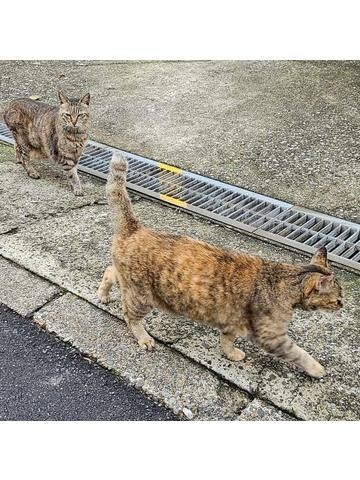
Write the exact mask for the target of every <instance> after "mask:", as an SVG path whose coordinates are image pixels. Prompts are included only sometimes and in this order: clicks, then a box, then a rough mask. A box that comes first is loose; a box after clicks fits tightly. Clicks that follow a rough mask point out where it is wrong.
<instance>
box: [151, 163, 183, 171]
mask: <svg viewBox="0 0 360 480" xmlns="http://www.w3.org/2000/svg"><path fill="white" fill-rule="evenodd" d="M156 163H157V166H158V167H159V168H161V169H162V170H168V171H169V172H172V173H182V170H181V168H178V167H173V166H172V165H168V164H167V163H161V162H156Z"/></svg>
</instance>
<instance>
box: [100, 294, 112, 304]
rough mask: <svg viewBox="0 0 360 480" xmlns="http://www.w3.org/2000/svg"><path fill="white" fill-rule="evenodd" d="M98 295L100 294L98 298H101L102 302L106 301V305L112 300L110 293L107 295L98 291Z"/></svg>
mask: <svg viewBox="0 0 360 480" xmlns="http://www.w3.org/2000/svg"><path fill="white" fill-rule="evenodd" d="M97 296H98V300H99V302H100V303H104V304H105V305H107V304H108V303H109V302H110V295H109V294H107V295H106V294H104V293H100V292H98V294H97Z"/></svg>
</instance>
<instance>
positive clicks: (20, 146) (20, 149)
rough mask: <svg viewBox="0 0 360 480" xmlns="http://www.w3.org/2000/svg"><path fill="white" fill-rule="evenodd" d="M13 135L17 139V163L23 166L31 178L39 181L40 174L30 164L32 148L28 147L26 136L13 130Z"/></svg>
mask: <svg viewBox="0 0 360 480" xmlns="http://www.w3.org/2000/svg"><path fill="white" fill-rule="evenodd" d="M11 133H12V134H13V136H14V138H15V156H16V163H21V164H22V166H23V167H24V169H25V171H26V173H27V174H28V175H29V177H31V178H35V179H39V178H40V174H39V173H38V172H37V170H35V168H34V167H33V166H32V165H31V163H30V151H31V147H30V146H29V145H28V142H27V140H26V136H25V135H24V134H22V133H21V132H19V131H17V130H11Z"/></svg>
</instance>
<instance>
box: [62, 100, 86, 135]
mask: <svg viewBox="0 0 360 480" xmlns="http://www.w3.org/2000/svg"><path fill="white" fill-rule="evenodd" d="M58 95H59V100H60V108H59V119H60V122H61V124H62V126H63V129H64V130H65V131H67V132H69V133H86V132H87V130H88V124H89V104H90V93H87V94H86V95H84V96H83V97H81V98H68V97H67V96H66V95H65V94H64V93H63V92H60V91H59V92H58Z"/></svg>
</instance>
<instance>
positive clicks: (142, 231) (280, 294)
mask: <svg viewBox="0 0 360 480" xmlns="http://www.w3.org/2000/svg"><path fill="white" fill-rule="evenodd" d="M110 170H111V171H110V174H109V178H108V182H107V187H106V191H107V196H108V200H109V204H110V209H111V214H112V217H113V223H114V230H115V235H114V238H113V243H112V261H113V264H112V266H109V267H108V268H107V269H106V271H105V273H104V276H103V279H102V281H101V284H100V287H99V290H98V297H99V300H100V301H101V302H103V303H107V302H109V292H110V289H111V287H112V285H113V284H114V283H115V282H116V281H118V283H119V286H120V289H121V293H122V302H123V314H124V318H125V320H126V323H127V325H128V326H129V328H130V330H131V331H132V333H133V334H134V336H135V337H136V339H137V341H138V343H139V345H140V346H141V347H142V348H144V349H149V350H150V349H152V348H153V347H154V345H155V342H154V339H153V338H152V337H151V336H150V335H149V334H148V333H147V332H146V330H145V328H144V326H143V325H142V318H143V317H144V316H145V315H146V314H147V313H148V312H150V310H151V309H153V308H158V309H161V310H166V311H170V312H175V313H177V314H181V315H184V316H186V317H188V318H190V319H192V320H194V321H197V322H200V323H203V324H207V325H211V326H212V327H216V328H217V329H219V330H220V343H221V347H222V351H223V353H224V355H225V356H226V357H227V358H228V359H230V360H233V361H239V360H242V359H243V358H244V357H245V354H244V352H242V351H241V350H240V349H238V348H236V347H235V346H234V340H235V339H236V337H238V336H243V337H248V338H250V339H251V340H253V341H255V342H256V343H257V344H259V345H260V346H261V347H263V348H264V349H265V350H266V351H267V352H269V353H271V354H274V355H276V356H277V357H280V358H282V359H284V360H287V361H288V362H292V363H294V364H295V365H297V366H298V367H300V368H301V369H303V370H304V371H305V372H307V373H308V374H309V375H311V376H312V377H316V378H319V377H322V376H323V375H324V374H325V370H324V368H323V367H322V365H320V363H318V362H317V361H316V360H315V359H314V358H312V357H311V356H310V355H309V354H308V353H307V352H306V351H305V350H303V349H302V348H300V347H299V346H297V345H296V344H295V343H294V342H293V341H292V340H291V339H290V338H289V337H288V335H287V328H288V324H289V321H290V320H291V317H292V314H293V310H294V309H295V308H300V309H302V310H317V309H327V310H338V309H339V308H341V307H342V306H343V299H342V288H341V286H340V284H339V282H338V280H337V279H336V278H334V275H333V273H331V271H330V266H329V264H328V261H327V252H326V249H325V248H321V249H320V250H318V251H317V252H316V253H315V254H314V256H313V257H312V259H311V263H310V264H309V265H291V264H286V263H276V262H271V261H268V260H265V259H263V258H260V257H256V256H251V255H247V254H245V253H236V252H230V251H227V250H223V249H220V248H218V247H215V246H213V245H209V244H207V243H204V242H201V241H198V240H195V239H192V238H189V237H185V236H177V235H172V234H169V233H165V232H158V231H154V230H151V229H148V228H145V227H143V226H142V225H141V224H140V222H139V221H138V220H137V218H136V217H135V215H134V212H133V210H132V206H131V203H130V199H129V197H128V195H127V192H126V187H125V182H126V172H127V163H126V161H125V160H124V158H123V157H122V156H121V155H120V154H118V153H116V154H114V155H113V158H112V161H111V167H110Z"/></svg>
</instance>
